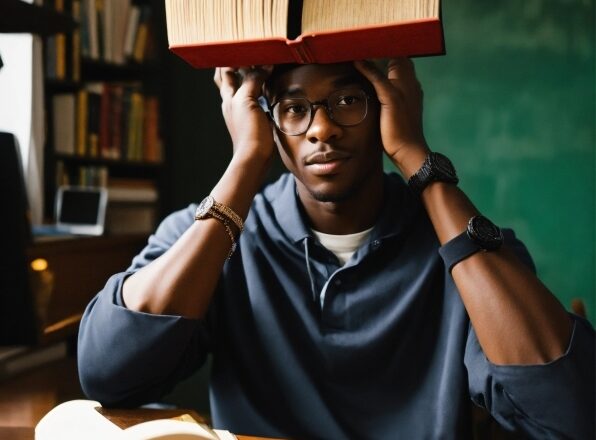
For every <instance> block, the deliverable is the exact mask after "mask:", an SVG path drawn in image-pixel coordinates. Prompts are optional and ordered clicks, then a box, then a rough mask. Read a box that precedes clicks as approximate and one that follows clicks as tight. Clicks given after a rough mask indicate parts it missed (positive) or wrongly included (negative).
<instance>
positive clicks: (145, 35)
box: [38, 0, 163, 233]
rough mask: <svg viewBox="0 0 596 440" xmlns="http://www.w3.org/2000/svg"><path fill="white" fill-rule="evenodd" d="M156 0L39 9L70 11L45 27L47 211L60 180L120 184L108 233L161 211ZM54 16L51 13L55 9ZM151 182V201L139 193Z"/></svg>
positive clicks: (54, 3) (74, 0) (58, 1)
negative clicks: (53, 28) (54, 27)
mask: <svg viewBox="0 0 596 440" xmlns="http://www.w3.org/2000/svg"><path fill="white" fill-rule="evenodd" d="M155 4H156V1H155V0H44V5H43V6H38V10H43V11H45V12H47V13H48V14H49V15H48V17H60V18H61V19H63V18H68V19H70V20H72V21H73V22H74V23H75V25H74V26H64V27H62V28H60V29H58V32H57V33H55V34H47V35H45V36H44V78H45V108H46V121H45V123H46V127H47V136H46V146H45V154H44V182H45V185H44V187H45V194H44V198H45V201H46V202H45V212H44V217H45V218H47V219H48V220H49V221H52V220H53V210H54V194H55V192H56V189H57V187H58V186H60V185H82V186H107V187H108V190H109V191H111V188H112V187H116V190H118V191H119V192H120V193H122V190H123V189H125V190H126V193H127V194H128V198H127V199H124V200H123V199H119V200H118V201H117V202H115V201H114V202H112V201H110V200H109V202H108V212H107V219H106V222H107V224H106V230H107V232H108V233H122V232H126V233H129V232H132V233H149V232H151V231H152V230H153V228H154V226H155V224H156V222H157V220H158V217H159V212H160V193H161V190H160V187H161V183H160V182H161V179H162V170H163V143H162V140H161V129H160V124H161V122H160V121H161V118H160V107H161V105H160V94H161V86H160V83H161V81H160V71H159V69H158V68H157V66H158V65H159V60H158V59H157V58H158V55H156V54H158V53H159V51H157V50H154V48H155V44H156V43H154V41H155V38H154V34H155V32H154V31H153V30H154V29H156V26H157V24H156V23H155V17H154V14H152V8H153V6H154V5H155ZM48 20H50V21H51V20H52V19H51V18H48ZM135 191H141V192H142V193H144V194H146V193H147V191H152V192H153V193H154V194H155V196H154V197H153V198H152V199H153V201H151V202H147V198H146V197H144V198H143V197H141V199H142V200H140V199H139V198H137V197H136V196H135Z"/></svg>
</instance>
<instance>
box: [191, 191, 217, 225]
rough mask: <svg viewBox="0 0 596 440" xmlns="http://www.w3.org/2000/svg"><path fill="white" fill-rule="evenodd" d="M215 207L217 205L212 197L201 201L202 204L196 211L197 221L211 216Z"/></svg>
mask: <svg viewBox="0 0 596 440" xmlns="http://www.w3.org/2000/svg"><path fill="white" fill-rule="evenodd" d="M213 205H215V199H214V198H213V197H211V196H207V197H205V198H204V199H203V200H201V203H199V206H197V210H196V211H195V220H199V219H202V218H206V217H207V216H208V215H209V212H210V211H211V208H213Z"/></svg>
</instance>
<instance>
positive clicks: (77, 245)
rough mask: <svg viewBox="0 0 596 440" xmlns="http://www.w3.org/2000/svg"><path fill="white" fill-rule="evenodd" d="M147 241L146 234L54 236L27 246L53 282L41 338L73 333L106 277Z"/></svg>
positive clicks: (46, 339) (119, 269)
mask: <svg viewBox="0 0 596 440" xmlns="http://www.w3.org/2000/svg"><path fill="white" fill-rule="evenodd" d="M146 242H147V236H146V235H138V234H134V235H112V236H110V235H107V236H102V237H77V238H53V237H48V238H45V239H43V240H37V241H36V242H35V243H34V244H33V245H31V246H30V247H29V248H28V249H27V259H28V261H29V262H31V261H33V260H35V259H38V258H42V259H45V260H46V261H47V263H48V269H49V271H51V272H52V274H53V278H54V286H53V289H52V294H51V296H50V300H49V303H48V306H47V311H46V318H45V322H43V323H41V325H40V327H41V328H40V331H41V342H42V343H49V342H54V341H56V340H60V339H64V338H67V337H70V336H73V335H75V334H76V331H77V329H78V325H79V321H80V318H81V316H82V313H83V311H84V310H85V307H86V306H87V304H88V303H89V301H90V300H91V298H93V297H94V296H95V294H96V293H97V292H98V291H99V290H100V289H101V288H102V287H103V286H104V285H105V283H106V281H107V280H108V278H109V277H110V276H111V275H113V274H115V273H117V272H122V271H123V270H124V269H126V268H127V267H128V266H129V265H130V262H131V260H132V258H133V257H134V256H135V255H136V254H137V253H138V252H139V251H140V250H141V249H142V248H143V246H144V245H145V244H146Z"/></svg>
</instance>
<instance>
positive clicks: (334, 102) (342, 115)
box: [328, 89, 367, 125]
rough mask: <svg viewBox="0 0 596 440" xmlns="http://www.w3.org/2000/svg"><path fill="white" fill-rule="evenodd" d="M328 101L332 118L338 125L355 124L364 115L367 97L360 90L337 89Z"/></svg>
mask: <svg viewBox="0 0 596 440" xmlns="http://www.w3.org/2000/svg"><path fill="white" fill-rule="evenodd" d="M328 101H329V108H330V110H331V114H332V115H333V120H334V121H335V122H337V123H338V124H339V125H356V124H359V123H360V122H362V120H363V119H364V118H365V117H366V111H367V97H366V93H364V91H362V90H359V89H346V90H338V91H337V92H335V93H333V94H332V95H330V96H329V99H328Z"/></svg>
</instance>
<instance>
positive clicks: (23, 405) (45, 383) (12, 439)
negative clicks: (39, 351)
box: [0, 357, 264, 440]
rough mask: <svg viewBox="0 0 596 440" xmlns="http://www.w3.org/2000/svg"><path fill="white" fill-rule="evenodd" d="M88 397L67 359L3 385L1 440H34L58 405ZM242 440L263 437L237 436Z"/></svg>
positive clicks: (73, 364) (71, 360) (73, 362)
mask: <svg viewBox="0 0 596 440" xmlns="http://www.w3.org/2000/svg"><path fill="white" fill-rule="evenodd" d="M84 398H85V396H84V394H83V391H82V390H81V387H80V385H79V382H78V374H77V366H76V360H75V359H74V358H72V357H67V358H64V359H61V360H59V361H56V362H52V363H50V364H47V365H44V366H43V367H40V368H36V369H34V370H31V371H29V372H25V373H23V374H20V375H18V376H16V377H14V378H10V379H7V380H4V381H0V439H2V440H33V439H34V427H35V425H36V424H37V423H38V422H39V421H40V420H41V418H42V417H43V416H44V414H46V413H47V412H48V411H50V410H51V409H52V408H53V407H55V406H56V405H58V404H60V403H62V402H65V401H67V400H73V399H84ZM237 437H238V439H239V440H264V438H263V437H252V436H246V435H237Z"/></svg>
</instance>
